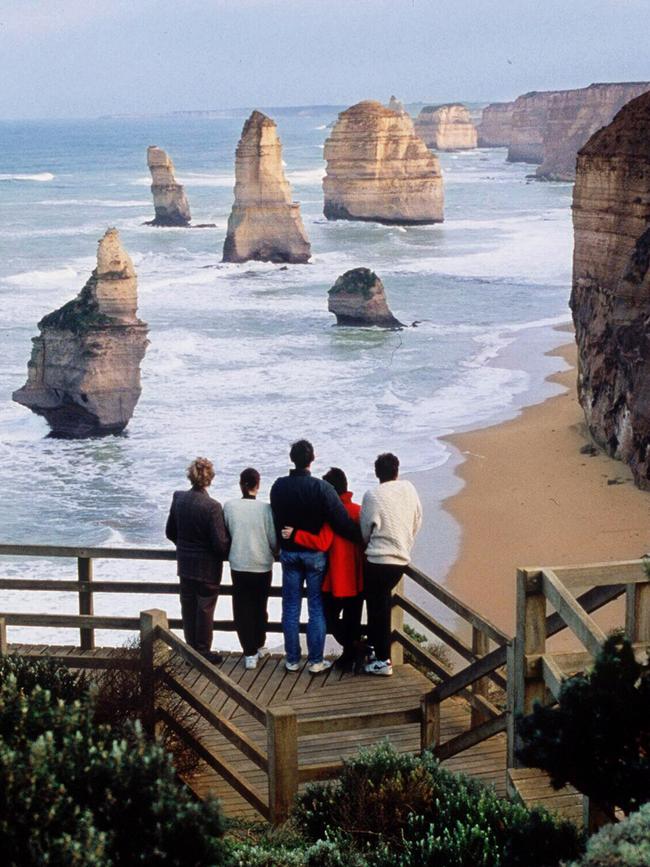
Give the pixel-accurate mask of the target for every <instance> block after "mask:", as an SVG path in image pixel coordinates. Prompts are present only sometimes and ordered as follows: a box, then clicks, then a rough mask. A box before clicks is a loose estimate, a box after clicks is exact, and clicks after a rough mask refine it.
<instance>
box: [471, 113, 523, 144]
mask: <svg viewBox="0 0 650 867" xmlns="http://www.w3.org/2000/svg"><path fill="white" fill-rule="evenodd" d="M513 109H514V102H492V103H490V105H487V106H486V107H485V108H484V109H483V114H482V116H481V122H480V124H479V125H478V128H477V134H478V146H479V147H480V148H502V147H508V146H509V145H510V141H511V139H512V112H513Z"/></svg>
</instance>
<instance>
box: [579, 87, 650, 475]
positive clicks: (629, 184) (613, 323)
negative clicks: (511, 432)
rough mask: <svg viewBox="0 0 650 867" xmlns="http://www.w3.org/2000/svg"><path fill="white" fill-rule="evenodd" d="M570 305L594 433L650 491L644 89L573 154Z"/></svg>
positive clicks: (649, 121) (648, 103)
mask: <svg viewBox="0 0 650 867" xmlns="http://www.w3.org/2000/svg"><path fill="white" fill-rule="evenodd" d="M573 225H574V234H575V247H574V258H573V290H572V294H571V310H572V312H573V321H574V323H575V329H576V341H577V344H578V396H579V399H580V403H581V404H582V408H583V410H584V413H585V419H586V421H587V425H588V428H589V431H590V433H591V435H592V437H593V438H594V440H595V441H596V442H597V443H598V444H599V445H600V446H602V447H603V448H604V449H605V450H606V451H607V452H608V454H610V455H612V456H614V457H617V458H620V459H621V460H623V461H625V462H626V463H628V464H629V465H630V467H631V468H632V472H633V474H634V478H635V481H636V483H637V484H638V485H639V486H640V487H642V488H646V489H650V330H649V328H648V323H649V322H650V93H646V94H644V95H643V96H640V97H638V98H637V99H635V100H633V101H632V102H630V103H628V104H627V105H626V106H625V107H624V108H623V109H622V110H621V111H620V112H619V113H618V114H617V115H616V118H615V119H614V121H613V122H612V123H611V124H610V125H609V126H607V127H605V128H604V129H601V130H600V131H599V132H597V133H595V134H594V135H593V136H592V137H591V139H590V140H589V142H588V143H587V144H586V145H585V147H584V148H582V150H581V151H580V153H579V154H578V164H577V174H576V183H575V189H574V193H573Z"/></svg>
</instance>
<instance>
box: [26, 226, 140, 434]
mask: <svg viewBox="0 0 650 867" xmlns="http://www.w3.org/2000/svg"><path fill="white" fill-rule="evenodd" d="M137 305H138V296H137V278H136V274H135V271H134V269H133V263H132V262H131V259H130V258H129V256H128V255H127V253H126V252H125V251H124V249H123V248H122V246H121V244H120V238H119V235H118V232H117V230H116V229H109V230H108V231H107V232H106V234H105V235H104V237H103V238H102V239H101V241H100V242H99V250H98V253H97V267H96V268H95V270H94V271H93V273H92V275H91V276H90V279H89V280H88V282H87V283H86V285H85V286H84V287H83V289H82V290H81V292H80V293H79V295H78V296H77V297H76V298H75V299H73V300H72V301H69V302H68V303H67V304H64V305H63V307H60V308H59V309H58V310H55V311H54V312H53V313H49V314H48V315H47V316H45V317H44V318H43V319H41V321H40V322H39V323H38V327H39V330H40V332H41V333H40V335H39V336H38V337H35V338H34V339H33V341H32V342H33V344H34V347H33V349H32V356H31V359H30V361H29V363H28V365H27V382H26V383H25V385H24V386H23V387H22V388H20V389H18V391H15V392H14V394H13V399H14V400H15V401H17V403H21V404H23V406H27V407H29V408H30V409H31V410H32V411H33V412H35V413H36V414H37V415H42V416H44V417H45V418H46V420H47V422H48V423H49V425H50V427H51V428H52V433H53V434H54V435H57V436H65V437H85V436H99V435H104V434H114V433H119V432H120V431H122V430H124V428H125V427H126V425H127V424H128V422H129V420H130V418H131V416H132V415H133V410H134V409H135V405H136V404H137V402H138V398H139V397H140V391H141V389H140V362H141V361H142V359H143V358H144V354H145V350H146V347H147V343H148V340H147V330H148V329H147V325H146V323H144V322H142V321H141V320H140V319H138V318H137V316H136V311H137Z"/></svg>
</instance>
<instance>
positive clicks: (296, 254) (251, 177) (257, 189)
mask: <svg viewBox="0 0 650 867" xmlns="http://www.w3.org/2000/svg"><path fill="white" fill-rule="evenodd" d="M310 256H311V247H310V244H309V240H308V239H307V233H306V232H305V227H304V226H303V223H302V219H301V217H300V205H299V204H298V203H297V202H293V201H292V200H291V187H290V186H289V182H288V181H287V179H286V177H285V175H284V169H283V167H282V144H281V142H280V139H279V138H278V132H277V127H276V125H275V122H274V121H272V120H271V118H270V117H267V116H266V115H265V114H262V113H261V112H259V111H254V112H253V113H252V114H251V116H250V117H249V118H248V120H247V121H246V123H245V124H244V128H243V130H242V134H241V138H240V139H239V144H238V145H237V152H236V157H235V202H234V204H233V207H232V211H231V213H230V217H229V218H228V232H227V235H226V240H225V242H224V245H223V261H224V262H247V261H248V260H250V259H254V260H258V261H263V262H289V263H294V264H295V263H304V262H308V261H309V257H310Z"/></svg>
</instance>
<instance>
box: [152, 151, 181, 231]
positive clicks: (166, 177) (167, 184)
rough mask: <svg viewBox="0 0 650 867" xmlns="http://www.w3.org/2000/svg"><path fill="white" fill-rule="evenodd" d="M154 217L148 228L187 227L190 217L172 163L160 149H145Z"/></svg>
mask: <svg viewBox="0 0 650 867" xmlns="http://www.w3.org/2000/svg"><path fill="white" fill-rule="evenodd" d="M147 165H148V166H149V171H150V172H151V181H152V183H151V192H152V194H153V206H154V210H155V216H154V218H153V220H151V221H150V222H149V223H147V225H148V226H189V224H190V220H191V219H192V215H191V214H190V203H189V202H188V201H187V196H186V195H185V190H184V189H183V185H182V184H179V183H177V182H176V178H175V177H174V163H173V162H172V161H171V159H170V158H169V157H168V156H167V154H166V153H165V151H164V150H162V148H159V147H156V145H150V146H149V147H148V148H147Z"/></svg>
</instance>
